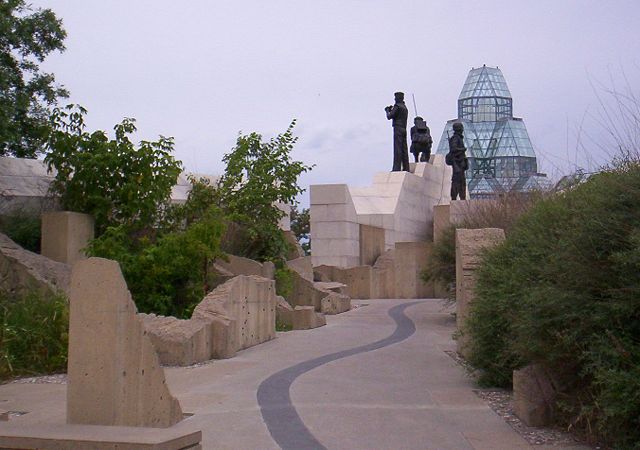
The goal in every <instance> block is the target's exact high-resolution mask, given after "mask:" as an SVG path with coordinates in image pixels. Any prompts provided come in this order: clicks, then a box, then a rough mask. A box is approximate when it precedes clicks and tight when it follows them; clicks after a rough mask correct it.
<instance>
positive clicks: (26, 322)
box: [0, 292, 69, 379]
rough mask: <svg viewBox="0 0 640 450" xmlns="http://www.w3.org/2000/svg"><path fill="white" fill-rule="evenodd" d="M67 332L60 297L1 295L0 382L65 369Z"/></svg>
mask: <svg viewBox="0 0 640 450" xmlns="http://www.w3.org/2000/svg"><path fill="white" fill-rule="evenodd" d="M68 329H69V310H68V303H67V299H66V298H65V297H64V296H63V295H61V294H60V295H54V296H51V295H44V294H41V293H35V292H34V293H32V294H30V295H26V296H24V297H18V298H16V297H15V296H11V295H9V294H7V293H0V379H7V378H11V377H15V376H18V375H37V374H44V373H53V372H56V371H63V370H65V369H66V365H67V344H68Z"/></svg>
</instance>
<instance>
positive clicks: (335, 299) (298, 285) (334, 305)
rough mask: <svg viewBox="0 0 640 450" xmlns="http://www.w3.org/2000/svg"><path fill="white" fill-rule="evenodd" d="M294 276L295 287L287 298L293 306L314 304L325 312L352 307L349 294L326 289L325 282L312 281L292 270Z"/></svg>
mask: <svg viewBox="0 0 640 450" xmlns="http://www.w3.org/2000/svg"><path fill="white" fill-rule="evenodd" d="M292 277H293V289H292V291H291V293H290V294H288V295H287V298H286V300H287V302H289V304H290V305H291V306H292V307H294V308H295V307H296V306H313V308H314V309H315V311H317V312H321V313H323V314H340V313H342V312H345V311H348V310H349V309H350V308H351V307H350V305H351V298H350V297H349V296H348V295H346V294H341V293H338V292H334V291H332V290H330V289H326V288H325V284H324V283H323V282H320V283H318V282H314V281H310V280H308V279H307V278H304V277H303V276H302V275H300V274H299V273H298V272H296V271H293V272H292ZM345 288H346V287H345ZM345 288H343V289H345Z"/></svg>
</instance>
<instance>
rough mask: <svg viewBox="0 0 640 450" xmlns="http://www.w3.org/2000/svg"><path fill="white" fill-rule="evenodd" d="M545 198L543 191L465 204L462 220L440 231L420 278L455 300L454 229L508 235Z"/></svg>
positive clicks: (513, 194) (512, 194)
mask: <svg viewBox="0 0 640 450" xmlns="http://www.w3.org/2000/svg"><path fill="white" fill-rule="evenodd" d="M546 195H548V194H546V193H544V192H528V193H526V194H525V193H511V194H506V195H502V196H500V197H496V198H494V199H491V200H480V201H475V202H473V203H468V204H467V207H466V210H463V213H464V219H463V220H462V221H461V222H460V223H456V224H452V225H450V226H449V227H447V228H446V229H445V230H443V233H442V236H441V238H440V240H438V242H436V243H435V244H434V246H433V250H432V253H431V257H430V258H429V261H428V262H427V266H426V267H425V269H424V271H423V272H422V274H421V275H422V279H423V280H424V281H425V282H426V283H428V282H432V281H435V282H437V283H441V284H442V285H444V286H446V287H447V288H448V290H449V297H450V299H451V300H455V296H456V290H455V283H456V229H457V228H466V229H477V228H502V229H503V230H505V233H506V234H508V233H509V232H510V231H511V229H512V228H513V226H514V224H515V223H516V221H517V220H518V218H519V217H520V216H521V215H522V214H523V213H524V212H526V211H527V210H529V209H530V208H531V207H532V206H533V205H535V204H536V203H537V202H538V201H539V200H540V199H542V198H544V197H545V196H546Z"/></svg>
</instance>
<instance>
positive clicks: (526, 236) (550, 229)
mask: <svg viewBox="0 0 640 450" xmlns="http://www.w3.org/2000/svg"><path fill="white" fill-rule="evenodd" d="M639 205H640V164H639V163H637V162H636V163H633V164H627V165H624V166H619V167H618V168H616V169H613V170H608V171H606V172H603V173H601V174H598V175H595V176H593V177H591V178H590V179H589V180H588V181H586V182H584V183H583V184H581V185H579V186H577V187H575V188H574V189H572V190H571V191H568V192H565V193H561V194H558V195H555V196H553V197H550V198H546V199H543V200H541V201H539V202H538V203H537V204H536V205H535V206H534V207H533V208H532V209H531V210H530V211H528V212H527V213H525V214H524V215H523V216H522V217H521V218H520V219H519V220H518V221H517V222H516V224H515V226H514V227H513V229H512V230H511V231H510V232H509V233H508V234H507V239H506V241H505V242H504V243H503V244H502V245H500V246H498V247H496V248H495V249H493V250H492V251H490V252H489V253H488V254H487V256H486V258H485V261H484V263H483V264H482V265H481V267H480V268H479V270H478V284H477V290H476V300H475V301H474V303H473V304H472V305H471V310H470V318H469V321H468V323H467V326H468V329H467V331H468V332H469V333H470V334H471V338H472V339H471V341H472V344H473V345H472V348H471V353H472V355H471V358H470V359H471V361H470V362H471V363H472V364H473V365H474V366H476V367H478V368H480V369H482V372H483V375H482V377H481V382H483V383H485V384H487V383H489V384H495V385H501V386H505V385H508V384H509V383H510V380H511V373H512V370H513V369H516V368H519V367H521V366H523V365H525V364H527V363H530V362H536V363H540V364H543V365H544V366H545V367H547V368H548V369H550V372H551V373H553V374H554V375H555V376H556V377H557V380H556V382H557V383H558V386H560V389H561V398H562V404H561V408H560V410H561V411H562V413H563V415H562V416H561V420H563V421H565V422H566V423H567V424H571V425H574V426H582V427H583V428H584V429H587V430H591V432H592V433H594V434H596V435H598V436H600V437H602V438H603V439H606V440H608V441H610V442H612V443H615V444H616V445H618V446H620V447H621V448H622V447H625V446H627V447H629V448H631V447H632V445H633V444H635V445H636V447H635V448H637V443H638V442H640V376H639V375H640V341H639V336H640V207H639Z"/></svg>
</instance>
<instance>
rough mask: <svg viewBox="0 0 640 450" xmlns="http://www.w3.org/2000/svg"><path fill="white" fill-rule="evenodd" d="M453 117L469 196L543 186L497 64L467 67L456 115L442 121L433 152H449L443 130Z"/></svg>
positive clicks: (449, 128) (448, 129)
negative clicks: (460, 141) (464, 152)
mask: <svg viewBox="0 0 640 450" xmlns="http://www.w3.org/2000/svg"><path fill="white" fill-rule="evenodd" d="M455 122H462V124H464V141H465V146H466V147H467V157H468V159H469V170H467V174H466V176H467V184H468V192H469V197H470V198H486V197H492V196H494V195H498V194H501V193H507V192H524V191H528V190H532V189H539V188H542V187H545V186H546V184H547V183H548V182H547V178H546V175H544V174H540V173H538V164H537V161H536V154H535V152H534V151H533V146H532V145H531V140H530V139H529V134H528V133H527V128H526V127H525V125H524V122H523V121H522V119H520V118H517V117H513V99H512V98H511V92H509V88H508V87H507V82H506V81H505V79H504V76H502V72H501V71H500V69H498V68H497V67H495V68H494V67H486V66H482V67H480V68H477V69H471V71H470V72H469V75H468V76H467V80H466V81H465V83H464V86H463V88H462V92H460V96H459V97H458V118H457V119H452V120H449V121H448V122H447V125H446V127H445V129H444V131H443V132H442V137H441V138H440V144H439V145H438V149H437V153H440V154H446V153H448V152H449V140H448V136H452V135H453V124H454V123H455Z"/></svg>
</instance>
